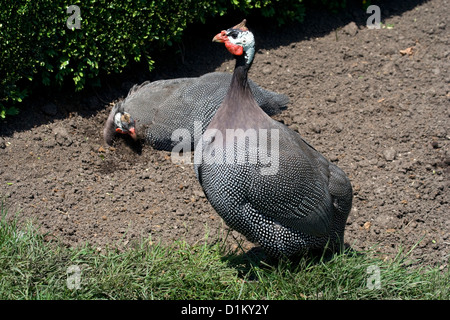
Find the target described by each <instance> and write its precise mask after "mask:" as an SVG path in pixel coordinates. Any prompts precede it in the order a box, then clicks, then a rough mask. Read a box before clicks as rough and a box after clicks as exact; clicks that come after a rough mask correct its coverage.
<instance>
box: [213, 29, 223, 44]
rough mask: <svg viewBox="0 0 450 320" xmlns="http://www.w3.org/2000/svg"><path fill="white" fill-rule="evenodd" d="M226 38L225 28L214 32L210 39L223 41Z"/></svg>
mask: <svg viewBox="0 0 450 320" xmlns="http://www.w3.org/2000/svg"><path fill="white" fill-rule="evenodd" d="M226 40H227V33H226V31H225V30H222V31H220V33H218V34H216V35H215V36H214V38H213V39H212V41H213V42H220V43H224V42H225V41H226Z"/></svg>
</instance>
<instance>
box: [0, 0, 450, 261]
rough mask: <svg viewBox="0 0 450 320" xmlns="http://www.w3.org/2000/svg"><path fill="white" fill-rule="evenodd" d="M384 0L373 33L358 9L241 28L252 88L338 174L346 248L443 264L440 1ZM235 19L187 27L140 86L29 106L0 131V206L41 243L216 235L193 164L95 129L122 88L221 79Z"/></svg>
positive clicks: (129, 81)
mask: <svg viewBox="0 0 450 320" xmlns="http://www.w3.org/2000/svg"><path fill="white" fill-rule="evenodd" d="M392 2H393V1H391V2H389V1H386V3H384V2H383V3H381V4H380V8H381V13H382V22H383V27H382V28H381V29H379V30H376V29H368V28H367V27H366V20H367V18H368V17H369V15H368V14H366V13H365V12H364V10H362V9H361V8H358V7H356V8H351V9H348V10H347V11H346V12H344V13H342V14H339V15H332V14H324V13H314V12H310V15H309V16H308V17H307V19H306V21H305V22H304V23H303V24H298V25H288V26H284V27H281V28H277V27H276V26H268V25H264V24H263V23H262V22H258V21H252V20H250V19H248V25H249V27H250V28H252V30H253V31H254V34H255V36H256V40H257V45H258V47H259V49H258V51H257V54H256V56H255V61H254V64H253V66H252V69H251V71H250V77H251V78H252V79H253V80H254V81H255V82H256V83H258V84H259V85H261V86H262V87H264V88H266V89H270V90H273V91H277V92H280V93H284V94H286V95H288V96H289V97H290V99H291V103H290V104H289V106H288V109H287V110H286V111H284V112H283V113H282V114H281V115H279V116H277V120H279V121H282V122H283V123H285V124H286V125H288V126H289V127H291V128H292V129H294V130H297V131H298V132H299V133H300V134H301V135H302V136H303V137H304V138H305V139H306V140H307V141H309V142H310V143H311V144H312V145H313V146H314V147H315V148H316V149H318V150H319V151H320V152H322V153H323V154H324V155H325V156H326V157H327V158H329V159H331V161H333V162H335V163H336V164H337V165H339V167H341V168H342V169H343V170H344V171H345V172H346V173H347V174H348V176H349V177H350V179H351V181H352V185H353V188H354V204H353V209H352V211H351V214H350V216H349V219H348V224H347V228H346V234H345V241H346V243H347V244H349V245H350V246H351V247H353V248H354V249H355V250H364V249H367V248H369V247H372V246H378V247H377V248H378V249H377V250H378V251H381V252H382V253H385V254H386V256H389V255H392V254H395V253H396V252H398V250H399V248H404V249H405V250H409V249H411V248H412V247H413V246H415V245H416V244H417V247H416V248H415V249H414V250H413V253H412V257H413V258H416V259H420V261H421V262H423V263H425V264H429V265H443V264H447V263H448V259H449V253H450V236H449V229H450V219H449V218H450V210H449V172H450V169H449V164H450V150H449V142H450V131H449V127H450V121H449V116H450V87H449V83H450V73H449V66H450V32H449V30H450V25H449V22H448V18H449V16H450V15H449V13H450V11H449V9H448V8H449V6H450V1H446V0H433V1H428V2H425V1H401V2H400V1H398V2H400V3H402V4H392ZM396 2H397V1H396ZM240 18H241V17H239V18H237V17H236V18H233V19H232V21H229V19H230V18H227V19H224V18H222V19H220V20H218V21H216V22H215V24H214V25H213V26H212V24H209V25H206V26H204V25H202V26H194V27H191V28H189V29H188V30H187V32H186V36H185V38H184V41H183V45H182V46H181V45H180V47H179V49H180V50H178V51H179V52H181V53H178V54H174V55H173V56H169V57H168V58H167V59H166V60H164V61H163V62H161V63H158V64H157V70H156V72H154V73H152V74H150V75H148V74H145V73H144V72H140V73H139V72H137V73H135V74H133V75H131V76H129V77H128V78H124V79H122V80H121V81H122V83H117V81H116V82H114V81H113V82H111V83H108V85H106V86H105V89H104V90H103V91H98V92H97V94H92V95H90V96H87V97H75V98H73V99H72V98H70V99H68V98H64V96H62V95H59V96H58V97H50V96H49V95H48V94H46V95H44V96H43V97H38V98H33V100H32V101H29V102H28V103H26V104H25V106H24V110H23V111H22V113H21V114H20V116H18V117H9V118H7V120H6V121H3V122H1V130H0V134H1V136H0V157H1V163H0V175H1V181H0V195H1V196H2V199H3V200H4V202H5V204H6V206H7V207H8V212H9V213H10V214H15V213H17V215H18V217H19V218H20V219H21V220H23V221H25V220H27V219H28V218H32V219H33V220H34V221H35V223H36V224H37V225H39V226H40V227H41V230H42V231H43V232H46V233H48V237H49V238H52V236H54V237H57V238H59V239H61V241H63V243H65V244H67V245H81V244H84V243H85V242H90V243H92V244H93V245H94V246H96V247H98V248H99V250H101V248H104V247H105V246H107V245H108V246H118V247H119V248H126V247H127V246H129V245H130V243H132V240H136V239H140V237H145V238H148V237H149V235H151V239H152V241H153V242H158V241H161V242H163V243H172V242H173V241H175V240H178V239H185V240H186V241H187V242H189V243H196V242H203V241H204V239H205V236H206V235H207V234H209V239H211V240H214V239H216V238H217V236H218V235H225V234H226V233H227V228H226V226H225V225H224V223H223V221H222V220H221V218H220V217H219V216H218V214H217V213H216V212H215V211H214V209H213V208H212V207H211V206H210V204H209V203H208V201H207V200H206V198H205V196H204V194H203V192H202V190H201V187H200V185H199V183H198V182H197V180H196V178H195V174H194V171H193V167H192V165H191V164H174V163H172V161H171V157H170V153H169V152H162V151H157V150H153V149H151V148H150V147H146V146H144V147H143V148H142V150H141V151H139V150H138V149H136V148H132V147H130V146H129V145H128V141H127V140H125V139H119V140H118V141H117V142H116V145H115V146H114V147H113V148H108V147H106V146H105V145H104V144H103V139H102V129H103V124H104V122H105V120H106V118H107V115H108V113H109V111H110V110H111V106H112V105H113V104H114V103H115V102H117V101H119V100H120V99H123V97H124V96H126V94H127V91H128V89H129V88H130V87H131V86H132V85H133V84H134V83H140V82H142V81H144V80H148V79H150V80H155V79H160V78H175V77H186V76H199V75H201V74H203V73H206V72H211V71H229V72H231V71H232V70H233V68H234V61H233V59H232V57H231V56H230V55H229V54H228V52H226V50H225V48H223V46H221V45H219V44H213V43H211V38H212V37H213V36H214V35H215V34H216V33H217V32H219V31H220V30H221V29H223V28H225V27H229V26H231V25H234V24H235V23H237V22H239V21H240V20H239V19H240ZM401 50H406V51H401ZM401 52H403V54H402V53H401ZM136 151H138V152H136ZM239 239H241V238H240V236H239V235H238V234H237V233H236V232H231V233H230V235H229V236H228V240H227V241H228V243H229V244H230V245H231V246H232V247H237V246H238V243H239V241H238V240H239ZM252 246H253V245H252V244H250V243H248V242H246V241H244V242H243V243H242V248H243V249H244V250H248V249H250V248H251V247H252Z"/></svg>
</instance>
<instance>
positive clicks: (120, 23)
mask: <svg viewBox="0 0 450 320" xmlns="http://www.w3.org/2000/svg"><path fill="white" fill-rule="evenodd" d="M320 1H324V0H320ZM330 2H333V3H337V2H340V3H344V2H345V0H341V1H336V0H334V1H330ZM70 5H76V6H78V7H79V9H80V12H79V13H80V15H79V18H80V19H79V22H80V26H81V29H76V28H72V29H69V28H68V27H67V25H66V22H67V20H69V22H70V23H74V22H76V20H74V17H73V16H72V15H73V14H75V15H76V12H72V11H70V12H69V13H68V12H67V9H68V7H69V6H70ZM0 7H1V8H2V9H1V10H0V46H1V48H0V55H1V56H0V117H1V118H4V117H5V116H6V115H8V114H15V113H17V109H16V108H15V107H14V106H17V103H18V102H21V101H22V100H23V99H24V98H25V97H26V96H27V95H28V94H30V91H31V88H36V87H39V86H42V85H44V86H51V87H52V88H53V87H54V88H58V87H60V86H61V85H62V84H63V83H67V82H73V84H74V88H75V90H81V89H83V88H84V87H85V85H87V84H90V85H99V82H98V81H99V80H98V79H99V75H100V74H101V73H102V74H103V73H104V74H110V73H119V72H121V71H122V70H123V69H124V68H125V67H126V66H127V65H129V64H130V63H131V62H132V61H143V62H146V64H147V65H148V67H149V69H150V70H151V69H152V65H153V63H154V61H153V60H152V58H151V53H152V50H155V49H160V48H162V47H164V46H170V45H171V44H172V43H173V42H176V41H178V40H179V39H180V37H181V35H182V32H183V31H184V29H185V28H186V26H187V25H188V24H190V23H193V22H203V23H204V22H205V21H206V19H207V18H210V17H214V16H221V15H224V14H226V13H227V11H229V10H240V11H243V12H246V13H249V12H250V11H252V12H253V11H258V12H259V13H260V14H261V15H262V16H264V17H276V19H277V20H278V22H279V23H283V22H285V21H289V20H293V19H297V20H302V19H303V15H304V8H303V3H302V0H297V1H293V0H259V1H254V0H212V1H211V0H178V1H176V0H156V1H149V0H82V1H80V0H31V1H30V0H14V1H11V0H0Z"/></svg>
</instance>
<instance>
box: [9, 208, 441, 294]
mask: <svg viewBox="0 0 450 320" xmlns="http://www.w3.org/2000/svg"><path fill="white" fill-rule="evenodd" d="M222 244H223V242H222V241H217V242H216V243H215V244H206V243H205V244H197V245H188V244H186V243H185V242H183V241H178V242H175V243H174V244H173V245H170V246H167V245H161V244H151V241H149V240H142V241H141V242H139V243H136V244H135V245H134V247H132V248H130V249H127V250H124V251H118V250H117V249H114V248H106V249H102V251H101V252H99V251H97V250H96V249H95V248H93V247H91V246H89V245H86V246H84V247H79V248H67V247H64V246H62V245H61V244H59V243H58V242H57V241H53V242H48V241H45V239H44V235H42V234H40V233H39V232H38V231H37V230H36V228H35V227H33V226H32V225H31V224H28V225H27V226H26V227H23V228H19V226H18V223H17V220H15V219H7V218H6V210H4V208H3V207H2V214H1V219H0V299H2V300H17V299H19V300H22V299H33V300H42V299H64V300H66V299H69V300H71V299H84V300H91V299H133V300H134V299H155V300H185V299H190V300H203V299H208V300H222V299H225V300H234V299H250V300H254V299H258V300H260V299H270V300H278V299H286V300H292V299H294V300H298V299H300V300H304V299H349V300H350V299H351V300H353V299H449V286H448V283H450V272H449V271H448V268H447V269H446V270H444V271H443V270H439V269H438V268H427V267H422V268H417V267H414V268H409V267H408V262H407V259H408V253H407V252H406V253H405V252H403V251H400V252H399V253H398V255H397V257H395V258H394V259H391V260H389V261H384V260H382V259H381V258H379V255H378V254H377V253H376V251H375V250H371V251H369V252H365V253H358V254H355V253H351V252H346V253H343V254H339V255H333V256H332V257H328V258H324V257H322V258H315V259H311V258H307V257H305V258H301V259H299V261H297V262H295V263H294V262H290V261H281V262H277V263H273V264H267V263H265V262H263V261H261V260H259V259H257V258H256V256H252V255H246V256H243V255H238V254H236V253H235V252H227V251H226V250H225V249H224V247H223V245H222ZM377 279H379V280H380V281H379V282H377V281H376V280H377Z"/></svg>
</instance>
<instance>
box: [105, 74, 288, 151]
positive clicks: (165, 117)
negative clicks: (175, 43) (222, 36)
mask: <svg viewBox="0 0 450 320" xmlns="http://www.w3.org/2000/svg"><path fill="white" fill-rule="evenodd" d="M231 77H232V75H231V74H229V73H222V72H212V73H207V74H205V75H203V76H201V77H192V78H179V79H170V80H159V81H154V82H148V81H147V82H144V83H143V84H141V85H135V86H134V87H133V88H131V90H130V92H129V93H128V96H127V97H126V98H125V99H124V100H123V101H121V102H118V103H117V104H115V105H114V107H113V108H112V110H111V112H110V114H109V117H108V120H107V121H106V123H105V126H104V130H103V136H104V139H105V142H106V143H107V144H109V145H111V144H112V142H113V139H114V136H115V134H116V132H118V133H124V134H129V135H130V136H131V137H132V138H133V139H134V140H137V139H143V140H145V141H146V142H147V143H148V144H149V145H151V146H152V147H154V148H155V149H159V150H167V151H170V150H172V148H174V146H175V145H178V144H182V143H183V142H187V143H188V144H187V145H185V146H180V148H184V150H186V148H189V149H190V150H192V148H194V147H195V145H194V140H195V137H194V122H195V121H197V122H198V123H199V124H200V126H201V132H200V133H199V134H201V133H203V132H204V130H205V128H206V127H207V126H208V124H209V122H210V121H211V119H212V117H213V116H214V114H215V112H216V111H217V109H218V108H219V106H220V104H221V103H222V101H223V99H224V97H225V95H226V93H227V91H228V88H229V85H230V82H231ZM249 85H250V87H251V88H252V92H253V93H254V95H255V99H256V101H257V103H258V104H259V105H260V106H261V108H262V109H263V110H264V111H265V112H267V114H269V115H275V114H278V113H280V112H281V111H282V110H283V109H285V108H286V105H287V103H288V102H289V98H288V97H287V96H285V95H282V94H277V93H275V92H272V91H268V90H264V89H262V88H261V87H259V86H258V85H256V84H255V83H253V82H252V81H250V80H249ZM177 129H185V130H187V131H186V132H189V135H190V136H189V137H188V138H186V139H184V141H181V142H180V140H183V139H180V138H179V137H177V136H175V137H174V138H173V139H172V134H173V133H174V132H175V130H177Z"/></svg>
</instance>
